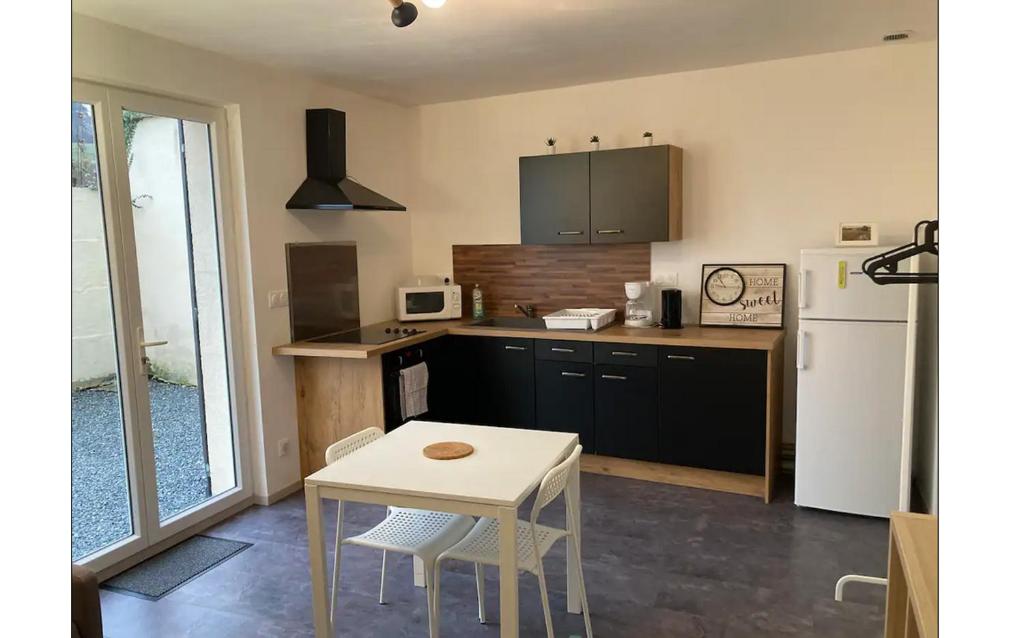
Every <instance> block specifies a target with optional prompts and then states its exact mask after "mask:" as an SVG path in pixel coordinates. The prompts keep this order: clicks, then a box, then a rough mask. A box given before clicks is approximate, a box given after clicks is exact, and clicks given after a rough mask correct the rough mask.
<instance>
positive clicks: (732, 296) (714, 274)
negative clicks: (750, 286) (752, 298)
mask: <svg viewBox="0 0 1024 638" xmlns="http://www.w3.org/2000/svg"><path fill="white" fill-rule="evenodd" d="M746 289H747V284H746V283H745V282H744V281H743V275H741V274H740V273H739V272H738V271H737V270H736V269H735V268H730V267H728V266H723V267H722V268H716V269H715V270H713V271H711V274H710V275H708V276H707V278H705V279H704V294H705V295H707V296H708V299H709V300H710V301H711V303H714V304H718V305H719V306H731V305H732V304H734V303H736V302H737V301H739V299H740V297H742V296H743V293H744V291H746Z"/></svg>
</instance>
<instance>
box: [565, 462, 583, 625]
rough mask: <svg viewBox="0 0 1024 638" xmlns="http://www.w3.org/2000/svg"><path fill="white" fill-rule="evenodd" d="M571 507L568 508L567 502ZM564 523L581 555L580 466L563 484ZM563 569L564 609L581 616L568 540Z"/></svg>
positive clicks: (573, 562)
mask: <svg viewBox="0 0 1024 638" xmlns="http://www.w3.org/2000/svg"><path fill="white" fill-rule="evenodd" d="M570 499H571V502H572V505H573V507H572V508H570V507H569V502H570ZM565 523H566V525H571V526H572V527H570V528H569V529H572V530H575V532H576V542H577V543H579V544H580V554H581V555H582V553H583V539H582V538H580V466H579V464H578V463H577V464H576V465H575V467H573V468H572V469H571V470H569V480H568V481H567V482H566V484H565ZM565 556H566V560H565V569H566V573H565V576H566V581H565V582H566V596H565V600H566V607H567V608H568V611H569V613H570V614H581V613H583V608H582V606H581V605H580V578H579V574H580V569H579V567H578V566H577V565H576V562H577V561H576V553H575V552H573V551H572V547H571V546H570V545H569V540H568V539H566V545H565Z"/></svg>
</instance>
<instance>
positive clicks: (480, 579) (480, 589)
mask: <svg viewBox="0 0 1024 638" xmlns="http://www.w3.org/2000/svg"><path fill="white" fill-rule="evenodd" d="M473 565H474V566H475V567H476V604H477V607H478V610H477V615H478V616H479V617H480V624H481V625H486V624H487V606H486V605H485V604H484V566H483V565H481V564H480V563H474V564H473Z"/></svg>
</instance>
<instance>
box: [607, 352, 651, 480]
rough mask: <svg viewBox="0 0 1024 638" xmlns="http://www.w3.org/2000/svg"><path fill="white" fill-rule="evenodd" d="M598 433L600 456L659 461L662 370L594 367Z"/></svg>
mask: <svg viewBox="0 0 1024 638" xmlns="http://www.w3.org/2000/svg"><path fill="white" fill-rule="evenodd" d="M594 371H595V375H594V376H595V378H594V433H595V439H596V441H595V443H596V444H595V450H596V452H597V453H598V454H603V455H606V456H618V457H622V458H626V459H637V460H640V461H657V460H658V370H657V369H656V368H642V367H638V366H623V365H597V366H594Z"/></svg>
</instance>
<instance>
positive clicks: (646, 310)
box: [625, 281, 654, 328]
mask: <svg viewBox="0 0 1024 638" xmlns="http://www.w3.org/2000/svg"><path fill="white" fill-rule="evenodd" d="M650 285H651V282H649V281H627V282H626V298H627V299H628V301H627V302H626V321H625V324H626V327H627V328H650V327H651V326H652V325H654V310H653V309H652V308H651V306H650V304H648V303H647V301H646V299H645V297H646V296H647V291H648V289H649V288H650Z"/></svg>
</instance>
